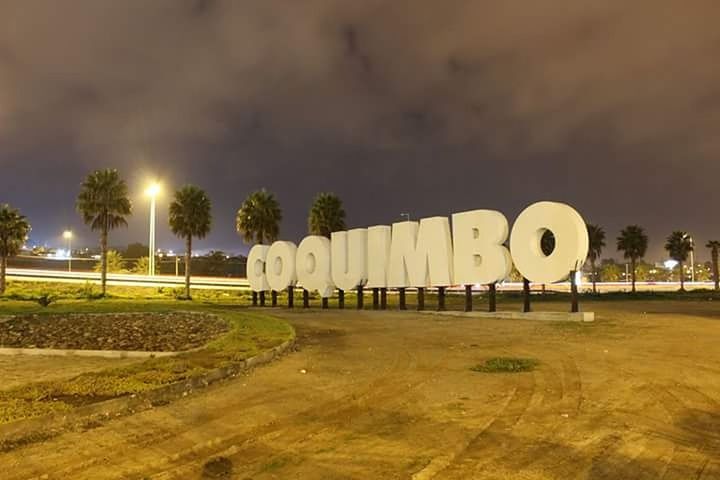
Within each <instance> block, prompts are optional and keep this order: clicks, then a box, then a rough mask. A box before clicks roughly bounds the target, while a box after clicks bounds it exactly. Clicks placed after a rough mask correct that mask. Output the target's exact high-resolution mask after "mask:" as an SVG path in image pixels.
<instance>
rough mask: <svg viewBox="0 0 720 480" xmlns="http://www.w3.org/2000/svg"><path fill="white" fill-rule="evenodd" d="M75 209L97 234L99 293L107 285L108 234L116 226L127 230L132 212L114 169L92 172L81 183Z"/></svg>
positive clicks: (122, 185)
mask: <svg viewBox="0 0 720 480" xmlns="http://www.w3.org/2000/svg"><path fill="white" fill-rule="evenodd" d="M76 206H77V210H78V212H80V214H81V215H82V217H83V221H84V222H85V224H86V225H89V226H90V228H91V229H92V230H93V231H99V232H100V261H101V269H100V270H101V274H100V278H101V283H102V294H103V296H104V295H105V291H106V283H107V251H108V233H109V232H110V230H114V229H116V228H118V227H127V219H126V218H125V217H127V216H128V215H130V213H131V212H132V205H131V204H130V199H129V198H128V189H127V184H126V183H125V180H123V179H122V178H120V174H119V173H118V171H117V170H114V169H106V170H96V171H94V172H93V173H91V174H90V175H88V176H87V178H86V179H85V181H84V182H83V183H82V188H81V190H80V194H79V195H78V198H77V205H76Z"/></svg>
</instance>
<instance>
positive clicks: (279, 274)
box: [265, 242, 297, 292]
mask: <svg viewBox="0 0 720 480" xmlns="http://www.w3.org/2000/svg"><path fill="white" fill-rule="evenodd" d="M296 253H297V247H296V246H295V244H294V243H292V242H275V243H273V244H272V245H271V246H270V249H269V250H268V252H267V257H266V258H265V265H266V268H265V271H266V273H265V275H266V277H267V283H268V285H270V288H271V289H273V290H275V291H276V292H279V291H281V290H284V289H286V288H287V287H290V286H293V285H295V282H297V274H296V273H295V272H296V271H295V256H296Z"/></svg>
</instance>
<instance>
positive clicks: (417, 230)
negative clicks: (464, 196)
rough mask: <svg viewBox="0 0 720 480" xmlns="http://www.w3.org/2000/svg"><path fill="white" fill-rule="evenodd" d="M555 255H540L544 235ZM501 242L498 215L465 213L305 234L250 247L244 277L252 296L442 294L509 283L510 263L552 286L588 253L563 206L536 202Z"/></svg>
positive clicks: (572, 214) (577, 222)
mask: <svg viewBox="0 0 720 480" xmlns="http://www.w3.org/2000/svg"><path fill="white" fill-rule="evenodd" d="M547 230H549V231H551V232H552V233H553V235H554V237H555V248H554V250H553V251H552V252H551V253H550V254H549V255H545V254H544V253H543V251H542V249H541V246H540V241H541V238H542V236H543V234H544V233H545V231H547ZM507 238H508V222H507V219H506V218H505V216H504V215H503V214H502V213H500V212H496V211H493V210H471V211H468V212H460V213H455V214H453V215H452V235H451V229H450V221H449V219H448V218H447V217H431V218H424V219H422V220H420V222H410V221H408V222H399V223H395V224H393V225H392V228H391V227H390V226H387V225H377V226H374V227H368V228H357V229H353V230H349V231H347V232H333V234H332V236H331V239H327V238H325V237H321V236H316V235H311V236H308V237H305V238H304V239H303V241H302V242H300V245H299V246H298V247H297V248H296V247H295V244H293V243H292V242H284V241H278V242H275V243H273V244H272V246H267V245H255V246H254V247H253V248H252V249H251V250H250V254H249V255H248V263H247V276H248V280H249V282H250V288H251V289H252V290H253V291H257V292H259V291H264V290H270V289H272V290H275V291H280V290H283V289H285V288H287V287H289V286H293V285H295V283H296V282H297V283H299V284H300V285H301V286H302V287H303V288H305V289H307V290H313V291H317V292H318V293H319V294H320V295H321V296H322V297H329V296H331V295H332V294H333V290H334V289H335V288H340V289H342V290H352V289H354V288H357V287H360V286H366V287H368V288H386V287H392V288H403V287H446V286H451V285H468V284H488V283H494V282H500V281H503V280H504V279H505V278H507V277H508V275H509V273H510V270H511V268H512V265H513V262H514V264H515V266H516V268H517V269H518V271H519V272H520V273H521V274H522V275H523V276H524V277H525V278H527V279H529V280H530V281H531V282H536V283H553V282H558V281H561V280H564V279H565V278H567V276H568V274H569V272H570V271H574V270H578V269H580V268H581V267H582V265H583V263H584V262H585V258H586V256H587V252H588V236H587V229H586V226H585V222H584V220H583V218H582V217H581V216H580V214H579V213H578V212H577V211H575V210H574V209H573V208H572V207H570V206H569V205H565V204H562V203H556V202H538V203H534V204H532V205H530V206H529V207H527V208H526V209H525V210H523V212H522V213H521V214H520V215H519V216H518V218H517V220H516V221H515V224H514V225H513V228H512V232H511V233H510V242H509V244H510V248H509V249H508V248H507V247H506V246H505V245H506V241H507Z"/></svg>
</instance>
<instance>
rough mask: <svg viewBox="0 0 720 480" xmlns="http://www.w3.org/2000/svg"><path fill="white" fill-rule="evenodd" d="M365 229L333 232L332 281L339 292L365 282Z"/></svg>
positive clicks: (366, 238)
mask: <svg viewBox="0 0 720 480" xmlns="http://www.w3.org/2000/svg"><path fill="white" fill-rule="evenodd" d="M367 241H368V236H367V229H365V228H356V229H353V230H350V231H349V232H333V233H332V234H331V240H330V251H331V255H330V257H331V261H330V263H331V266H332V280H333V282H335V285H337V287H338V288H339V289H341V290H352V289H354V288H357V287H358V286H360V285H364V284H365V282H367V248H368V246H367Z"/></svg>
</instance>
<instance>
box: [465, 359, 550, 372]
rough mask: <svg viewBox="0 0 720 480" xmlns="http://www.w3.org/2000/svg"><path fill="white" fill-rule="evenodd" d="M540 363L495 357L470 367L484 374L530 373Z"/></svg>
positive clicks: (530, 360)
mask: <svg viewBox="0 0 720 480" xmlns="http://www.w3.org/2000/svg"><path fill="white" fill-rule="evenodd" d="M538 363H540V362H538V361H537V360H535V359H534V358H516V357H493V358H490V359H488V360H485V363H481V364H479V365H475V366H474V367H470V370H472V371H473V372H482V373H518V372H530V371H532V370H534V369H535V367H536V366H537V365H538Z"/></svg>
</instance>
